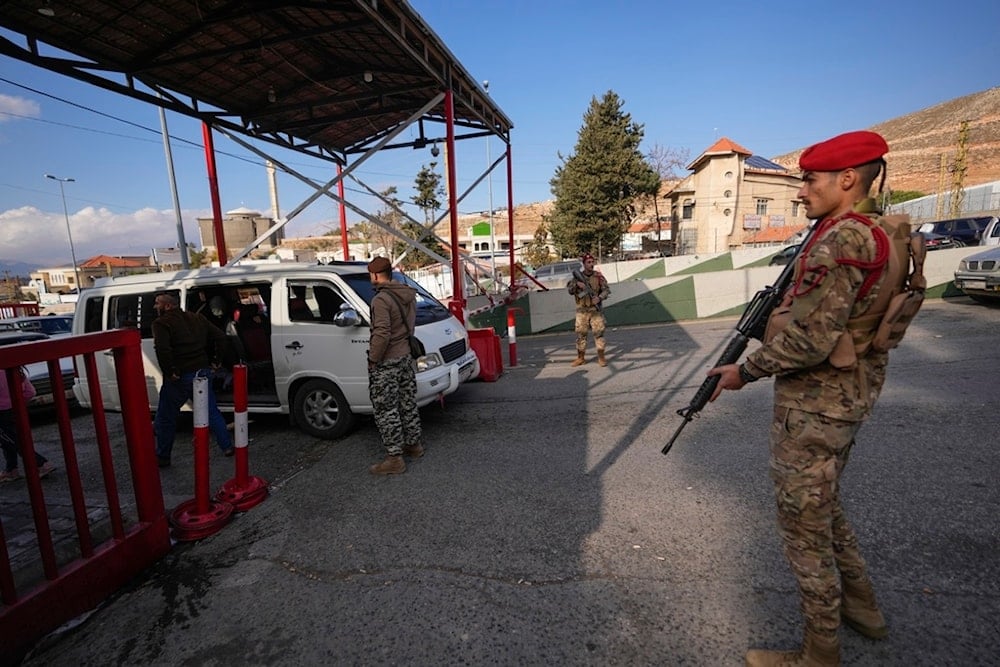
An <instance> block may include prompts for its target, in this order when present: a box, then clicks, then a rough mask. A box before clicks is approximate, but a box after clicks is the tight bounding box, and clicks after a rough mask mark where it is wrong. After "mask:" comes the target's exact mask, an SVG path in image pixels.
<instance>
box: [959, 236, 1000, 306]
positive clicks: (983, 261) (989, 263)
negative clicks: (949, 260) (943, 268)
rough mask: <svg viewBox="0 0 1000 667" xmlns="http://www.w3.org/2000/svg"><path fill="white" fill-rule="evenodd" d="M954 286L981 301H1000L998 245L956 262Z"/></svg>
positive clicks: (999, 247) (999, 250)
mask: <svg viewBox="0 0 1000 667" xmlns="http://www.w3.org/2000/svg"><path fill="white" fill-rule="evenodd" d="M955 287H957V288H958V289H960V290H962V291H963V292H965V293H966V294H967V295H968V296H969V297H971V298H972V299H974V300H975V301H979V302H981V303H1000V246H995V247H993V248H990V249H989V250H983V251H982V252H977V253H975V254H974V255H969V256H968V257H965V258H963V259H962V261H960V262H959V263H958V270H957V271H955Z"/></svg>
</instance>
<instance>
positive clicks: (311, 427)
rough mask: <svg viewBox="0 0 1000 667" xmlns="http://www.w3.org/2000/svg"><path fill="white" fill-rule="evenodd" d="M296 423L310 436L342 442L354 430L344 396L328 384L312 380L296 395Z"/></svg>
mask: <svg viewBox="0 0 1000 667" xmlns="http://www.w3.org/2000/svg"><path fill="white" fill-rule="evenodd" d="M292 409H293V410H294V411H295V423H296V424H297V425H298V427H299V428H301V429H302V430H303V431H305V432H306V433H308V434H309V435H312V436H315V437H317V438H323V439H326V440H333V439H334V438H339V437H340V436H342V435H344V434H345V433H347V432H348V431H350V430H351V427H352V426H354V413H353V412H351V408H350V407H349V406H348V405H347V399H345V398H344V394H343V392H341V391H340V389H339V388H338V387H337V385H335V384H333V383H332V382H330V381H329V380H309V381H308V382H306V383H305V384H304V385H302V386H301V387H300V388H299V390H298V391H297V392H296V393H295V403H294V404H293V408H292Z"/></svg>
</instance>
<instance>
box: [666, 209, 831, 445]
mask: <svg viewBox="0 0 1000 667" xmlns="http://www.w3.org/2000/svg"><path fill="white" fill-rule="evenodd" d="M818 226H819V225H818V224H814V225H813V227H812V229H811V230H809V233H808V234H807V235H806V237H805V238H804V239H802V243H801V244H800V245H799V250H798V252H796V253H795V256H794V257H793V258H792V259H790V260H789V261H788V263H787V264H785V269H784V270H783V271H782V272H781V275H779V276H778V279H777V280H776V281H775V282H774V285H769V286H767V287H765V288H764V289H762V290H760V291H759V292H757V293H756V294H754V297H753V299H751V300H750V304H749V305H748V306H747V308H746V310H744V311H743V316H742V317H740V321H739V322H738V323H737V324H736V335H735V336H733V339H732V340H731V341H729V345H727V346H726V349H725V350H723V351H722V354H721V355H720V356H719V360H718V361H716V362H715V366H714V367H713V368H715V367H718V366H725V365H727V364H735V363H736V362H737V361H739V358H740V357H741V356H742V355H743V351H744V350H746V349H747V344H748V343H749V342H750V339H751V338H755V339H757V340H759V341H761V342H763V340H764V330H765V329H766V328H767V320H768V318H769V317H770V316H771V311H772V310H774V309H775V308H777V307H778V304H780V303H781V298H782V296H783V295H784V293H785V290H786V289H787V288H788V286H789V285H790V284H791V282H792V276H793V275H794V273H795V262H796V261H797V260H798V258H799V255H800V254H802V249H803V248H805V247H806V245H807V244H808V242H809V240H810V239H811V238H812V236H813V234H814V233H815V232H816V228H817V227H818ZM719 379H720V376H718V375H711V376H709V377H707V378H705V381H704V382H702V383H701V386H700V387H699V388H698V391H697V392H696V393H695V395H694V398H693V399H692V400H691V403H690V404H689V405H688V406H687V407H686V408H681V409H680V410H678V411H677V414H679V415H680V416H681V417H683V418H684V421H682V422H681V425H680V426H678V427H677V430H676V431H674V437H672V438H670V442H668V443H667V444H666V445H665V446H664V447H663V449H662V450H661V451H662V452H663V453H664V454H666V453H667V452H669V451H670V448H671V447H673V446H674V441H675V440H677V436H679V435H680V434H681V431H683V430H684V427H685V426H687V424H688V422H689V421H691V420H692V419H694V418H695V416H696V415H697V414H698V413H699V412H701V411H702V410H703V409H704V407H705V406H706V405H707V404H708V399H710V398H711V397H712V394H713V393H715V388H716V387H717V386H718V385H719Z"/></svg>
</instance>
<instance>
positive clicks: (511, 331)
mask: <svg viewBox="0 0 1000 667" xmlns="http://www.w3.org/2000/svg"><path fill="white" fill-rule="evenodd" d="M517 313H524V311H523V310H521V309H520V308H508V309H507V340H508V341H509V342H510V344H509V346H508V350H507V356H508V358H509V359H510V361H509V362H508V364H507V365H508V366H510V367H511V368H513V367H514V366H517V323H516V322H515V317H516V315H517Z"/></svg>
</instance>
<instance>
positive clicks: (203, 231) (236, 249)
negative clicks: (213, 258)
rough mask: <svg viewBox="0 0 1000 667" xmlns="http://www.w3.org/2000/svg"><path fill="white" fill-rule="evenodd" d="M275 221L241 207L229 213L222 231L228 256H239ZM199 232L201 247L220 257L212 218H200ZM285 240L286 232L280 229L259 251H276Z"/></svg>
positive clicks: (266, 240) (262, 244)
mask: <svg viewBox="0 0 1000 667" xmlns="http://www.w3.org/2000/svg"><path fill="white" fill-rule="evenodd" d="M273 224H274V221H273V220H272V219H271V218H268V217H266V216H263V215H261V214H260V212H259V211H253V210H251V209H248V208H245V207H242V206H241V207H240V208H236V209H233V210H232V211H227V212H226V214H225V216H224V217H223V219H222V231H223V234H224V235H225V241H226V255H227V258H228V259H232V258H233V257H235V256H236V255H238V254H239V253H240V252H241V251H242V250H243V248H245V247H246V246H248V245H250V243H251V242H252V241H253V240H254V239H256V238H257V237H258V236H260V235H261V234H263V233H264V232H265V231H267V230H268V229H269V228H270V227H271V226H272V225H273ZM198 232H199V234H200V235H201V246H202V248H204V249H205V250H207V251H209V252H210V253H214V254H215V255H218V246H217V245H216V242H215V226H214V224H213V221H212V218H198ZM284 238H285V230H284V229H280V230H278V231H277V232H276V233H274V234H273V235H271V236H269V237H268V238H266V239H264V240H263V241H262V242H261V244H260V245H259V246H257V248H258V249H260V250H263V251H268V250H274V249H275V248H277V247H278V246H279V245H281V242H282V241H283V240H284Z"/></svg>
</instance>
